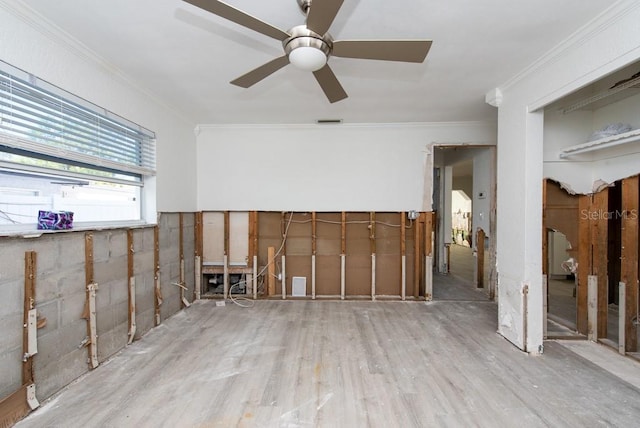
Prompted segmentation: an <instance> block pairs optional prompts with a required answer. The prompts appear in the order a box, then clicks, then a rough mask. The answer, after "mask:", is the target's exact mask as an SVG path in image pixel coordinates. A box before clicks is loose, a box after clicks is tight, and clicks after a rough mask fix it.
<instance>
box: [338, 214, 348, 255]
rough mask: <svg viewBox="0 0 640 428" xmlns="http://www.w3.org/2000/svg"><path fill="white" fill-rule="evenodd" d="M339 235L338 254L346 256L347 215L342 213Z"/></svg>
mask: <svg viewBox="0 0 640 428" xmlns="http://www.w3.org/2000/svg"><path fill="white" fill-rule="evenodd" d="M340 224H341V233H340V254H344V255H346V254H347V213H346V212H344V211H342V220H341V223H340Z"/></svg>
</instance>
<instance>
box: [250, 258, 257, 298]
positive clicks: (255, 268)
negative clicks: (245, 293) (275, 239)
mask: <svg viewBox="0 0 640 428" xmlns="http://www.w3.org/2000/svg"><path fill="white" fill-rule="evenodd" d="M252 266H253V276H252V277H251V279H252V280H253V300H257V299H258V256H257V255H256V254H254V256H253V265H252Z"/></svg>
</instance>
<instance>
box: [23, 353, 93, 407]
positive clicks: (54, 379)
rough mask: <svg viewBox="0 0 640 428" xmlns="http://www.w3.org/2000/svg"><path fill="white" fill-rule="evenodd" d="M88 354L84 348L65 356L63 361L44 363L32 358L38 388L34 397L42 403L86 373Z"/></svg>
mask: <svg viewBox="0 0 640 428" xmlns="http://www.w3.org/2000/svg"><path fill="white" fill-rule="evenodd" d="M87 359H88V354H87V349H86V348H76V349H74V350H73V351H72V352H70V353H68V354H66V355H65V356H64V359H63V360H55V361H44V360H42V359H40V358H34V360H33V361H34V362H33V369H34V377H35V378H36V380H37V385H38V387H37V388H36V395H37V397H38V400H40V401H42V400H44V399H46V398H49V397H50V396H51V395H53V394H54V393H56V392H58V391H59V390H61V389H62V388H64V387H65V386H67V385H68V384H70V383H71V382H73V381H74V380H75V379H77V378H79V377H80V376H82V375H83V374H85V373H86V372H87V371H89V365H88V364H87Z"/></svg>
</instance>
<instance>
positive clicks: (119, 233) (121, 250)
mask: <svg viewBox="0 0 640 428" xmlns="http://www.w3.org/2000/svg"><path fill="white" fill-rule="evenodd" d="M128 253H129V248H128V247H127V232H126V230H124V229H123V230H114V231H111V233H110V234H109V258H116V257H125V258H126V257H127V254H128Z"/></svg>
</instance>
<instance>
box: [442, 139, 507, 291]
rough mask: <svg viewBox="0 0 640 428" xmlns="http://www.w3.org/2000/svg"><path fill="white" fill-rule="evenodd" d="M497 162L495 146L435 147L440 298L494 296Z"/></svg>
mask: <svg viewBox="0 0 640 428" xmlns="http://www.w3.org/2000/svg"><path fill="white" fill-rule="evenodd" d="M494 165H495V150H494V147H493V146H472V147H469V146H465V147H461V146H437V147H435V149H434V186H433V209H434V211H436V212H437V216H436V218H437V223H436V244H435V273H434V276H433V285H434V288H433V295H434V299H437V300H490V299H493V290H495V287H494V281H495V269H492V268H491V266H495V263H493V260H495V258H494V257H495V249H494V244H493V240H492V236H493V233H492V232H493V227H494V222H495V216H494V213H495V209H494V206H495V203H494V194H495V191H494V188H495V167H494Z"/></svg>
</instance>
